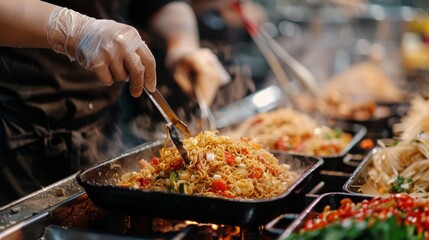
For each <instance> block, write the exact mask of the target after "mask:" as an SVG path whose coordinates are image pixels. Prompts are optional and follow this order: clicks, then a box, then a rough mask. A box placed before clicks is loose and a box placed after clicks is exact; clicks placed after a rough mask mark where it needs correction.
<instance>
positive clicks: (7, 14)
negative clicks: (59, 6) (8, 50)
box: [0, 0, 55, 48]
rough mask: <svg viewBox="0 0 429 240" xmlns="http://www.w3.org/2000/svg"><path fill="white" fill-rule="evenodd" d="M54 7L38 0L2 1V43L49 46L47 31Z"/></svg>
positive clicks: (18, 45) (0, 15) (0, 39)
mask: <svg viewBox="0 0 429 240" xmlns="http://www.w3.org/2000/svg"><path fill="white" fill-rule="evenodd" d="M54 8H55V5H52V4H49V3H46V2H42V1H38V0H2V1H0V45H2V46H9V47H37V48H49V44H48V41H47V37H46V31H47V25H48V21H49V16H50V13H51V12H52V10H53V9H54Z"/></svg>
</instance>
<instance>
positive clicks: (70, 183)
mask: <svg viewBox="0 0 429 240" xmlns="http://www.w3.org/2000/svg"><path fill="white" fill-rule="evenodd" d="M144 147H145V146H142V148H144ZM353 151H355V150H351V152H353ZM359 151H360V150H359ZM358 156H359V154H354V155H353V156H348V158H350V157H355V158H358ZM352 166H353V165H350V168H344V171H326V170H321V171H317V172H315V173H314V174H313V175H312V176H309V177H310V181H306V182H305V183H304V184H303V186H302V187H301V188H299V189H298V190H296V191H295V192H294V193H293V194H291V196H288V198H287V200H286V201H287V202H286V206H287V207H285V209H283V210H280V211H279V214H278V215H276V216H274V217H273V219H272V220H271V221H267V222H266V223H264V224H261V225H259V226H234V225H231V224H219V223H217V224H211V223H204V222H196V221H187V220H183V219H163V218H157V217H152V216H146V215H145V214H144V212H142V213H141V214H140V213H136V214H135V215H129V214H123V213H120V212H116V211H109V210H105V209H103V208H100V207H97V206H96V205H95V204H94V203H93V202H92V201H91V200H90V199H89V197H88V195H87V194H86V192H85V190H84V189H83V188H82V187H81V186H80V184H79V183H78V182H77V180H76V175H73V176H70V177H68V178H66V179H64V180H62V181H60V182H57V183H55V184H52V185H50V186H48V187H46V188H44V189H42V190H40V191H38V192H35V193H34V194H31V195H29V196H27V197H25V198H23V199H20V200H18V201H15V202H13V203H11V204H9V205H7V206H4V207H2V208H1V209H0V239H46V240H48V239H82V240H84V239H276V238H277V237H278V236H279V235H280V234H281V233H282V231H283V230H284V229H286V227H287V226H288V225H289V224H290V223H291V222H292V221H293V220H294V219H295V218H296V216H297V214H299V213H300V212H301V211H302V210H303V209H304V208H305V207H306V206H307V205H308V204H310V203H311V202H312V201H313V200H314V199H315V197H317V196H319V195H320V194H322V193H325V192H335V191H342V185H343V184H344V183H345V182H346V181H347V179H348V178H349V176H350V175H351V172H350V170H351V169H352V168H353V167H352ZM123 201H127V198H124V199H123ZM288 203H290V204H292V205H293V206H288Z"/></svg>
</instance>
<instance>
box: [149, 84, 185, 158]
mask: <svg viewBox="0 0 429 240" xmlns="http://www.w3.org/2000/svg"><path fill="white" fill-rule="evenodd" d="M145 92H146V93H147V95H148V96H149V98H150V100H152V102H153V103H154V104H155V106H156V107H157V108H158V110H159V112H160V113H161V114H162V116H163V117H164V119H165V120H166V121H167V128H168V131H169V133H170V137H171V140H172V141H173V143H174V145H175V146H176V148H177V150H179V153H180V155H181V156H182V158H183V160H184V161H185V163H186V164H189V163H190V162H191V160H190V159H189V157H188V152H187V151H186V149H185V148H184V147H183V141H182V139H183V138H188V137H191V132H190V131H189V129H188V127H187V126H186V125H185V123H183V122H182V120H180V119H179V118H178V117H177V115H176V114H175V113H174V111H173V110H172V109H171V107H170V105H168V103H167V102H166V101H165V99H164V97H162V95H161V94H160V93H159V92H158V90H157V89H155V91H154V92H150V91H148V90H147V89H146V88H145Z"/></svg>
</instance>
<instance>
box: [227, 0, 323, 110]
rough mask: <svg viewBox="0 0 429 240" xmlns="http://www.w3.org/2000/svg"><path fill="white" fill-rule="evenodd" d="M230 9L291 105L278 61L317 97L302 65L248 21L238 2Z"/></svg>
mask: <svg viewBox="0 0 429 240" xmlns="http://www.w3.org/2000/svg"><path fill="white" fill-rule="evenodd" d="M231 7H232V9H233V10H234V11H235V12H236V13H237V14H238V15H239V17H240V19H241V21H242V22H243V24H244V27H245V28H246V31H247V32H248V33H249V35H250V36H251V37H252V39H253V41H254V42H255V43H256V45H257V47H258V48H259V50H260V51H261V52H262V54H263V56H264V57H265V59H266V60H267V62H268V64H269V66H270V68H271V70H272V71H273V73H274V75H275V76H276V77H277V79H278V81H279V83H280V85H281V87H282V89H283V90H284V91H285V93H286V94H287V95H288V97H289V99H290V100H291V103H292V104H294V105H295V99H293V98H292V96H293V95H294V94H293V92H292V87H291V86H290V84H289V78H288V76H287V74H286V72H285V71H284V69H283V67H282V65H281V63H280V61H281V62H283V63H284V64H285V65H286V66H287V67H288V68H289V69H290V71H291V73H292V74H293V75H294V76H295V77H296V79H297V80H298V81H299V82H300V83H301V85H302V86H303V87H304V88H305V89H306V90H307V91H308V92H309V93H310V94H311V95H312V96H313V97H317V96H318V89H319V87H318V83H317V81H316V78H315V77H314V76H313V74H312V73H311V72H310V71H309V70H308V69H307V68H306V67H305V66H304V65H302V64H301V63H300V62H298V61H297V60H296V59H294V58H293V57H292V56H291V55H290V54H289V53H288V52H287V51H286V50H285V49H284V48H283V47H282V46H280V44H278V43H277V42H276V41H275V40H274V39H273V38H272V37H271V36H270V35H269V34H267V33H266V32H265V31H264V29H262V28H260V27H259V26H257V25H256V24H254V23H253V22H252V21H250V20H249V19H248V18H247V17H246V16H245V15H244V13H243V11H242V9H241V5H240V2H239V1H237V2H235V3H233V4H232V5H231ZM279 60H280V61H279Z"/></svg>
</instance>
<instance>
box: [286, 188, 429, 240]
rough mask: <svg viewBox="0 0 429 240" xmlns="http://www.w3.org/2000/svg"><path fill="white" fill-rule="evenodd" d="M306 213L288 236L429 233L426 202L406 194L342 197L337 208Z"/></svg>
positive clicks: (400, 239) (402, 236)
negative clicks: (306, 215) (312, 214)
mask: <svg viewBox="0 0 429 240" xmlns="http://www.w3.org/2000/svg"><path fill="white" fill-rule="evenodd" d="M308 216H309V218H307V219H305V221H304V222H302V225H301V227H300V229H298V230H297V231H295V232H293V233H292V234H291V235H289V236H288V237H287V238H286V239H287V240H292V239H293V240H301V239H303V240H304V239H321V240H325V239H326V240H328V239H329V240H332V239H336V240H342V239H348V240H352V239H379V240H383V239H389V240H392V239H393V240H396V239H397V240H403V239H413V240H418V239H422V240H423V239H428V237H429V203H428V202H427V201H426V200H423V199H419V198H413V197H411V196H409V195H407V194H393V195H390V196H389V197H386V198H381V197H377V198H372V199H369V200H363V201H361V202H356V203H355V202H353V201H352V200H351V199H350V198H344V199H342V200H341V204H340V206H339V207H338V209H331V207H330V206H329V205H328V206H326V207H325V209H324V210H323V212H321V213H318V214H317V213H316V214H315V215H314V216H311V217H310V215H308Z"/></svg>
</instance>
